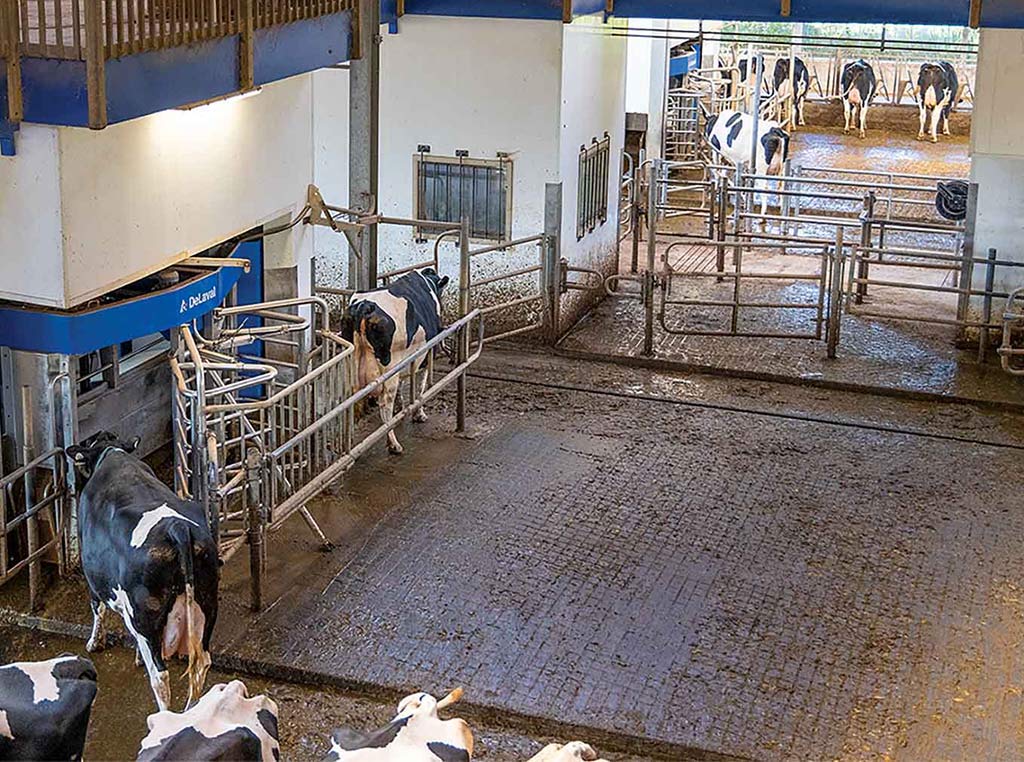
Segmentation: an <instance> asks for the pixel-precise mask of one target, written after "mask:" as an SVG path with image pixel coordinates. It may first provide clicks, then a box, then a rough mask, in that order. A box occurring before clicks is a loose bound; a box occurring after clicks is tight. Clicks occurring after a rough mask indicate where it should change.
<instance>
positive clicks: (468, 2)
mask: <svg viewBox="0 0 1024 762" xmlns="http://www.w3.org/2000/svg"><path fill="white" fill-rule="evenodd" d="M586 1H587V2H589V0H586ZM381 8H382V9H383V8H384V6H383V5H382V6H381ZM405 13H406V15H420V16H473V17H477V18H504V19H538V20H549V21H561V19H562V0H487V2H480V0H405Z"/></svg>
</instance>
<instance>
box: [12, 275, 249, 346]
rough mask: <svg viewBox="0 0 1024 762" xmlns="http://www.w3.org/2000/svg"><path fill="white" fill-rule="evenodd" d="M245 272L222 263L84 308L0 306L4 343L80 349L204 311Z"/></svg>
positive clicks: (185, 320)
mask: <svg viewBox="0 0 1024 762" xmlns="http://www.w3.org/2000/svg"><path fill="white" fill-rule="evenodd" d="M241 274H242V269H241V268H239V267H223V268H218V269H216V270H214V271H212V272H210V273H209V274H206V275H199V276H197V277H195V278H191V279H189V280H187V281H185V282H183V283H180V284H178V285H177V286H174V287H172V288H168V289H164V290H162V291H155V292H153V293H151V294H145V295H143V296H138V297H135V298H134V299H128V300H125V301H122V302H115V303H113V304H108V305H103V306H100V307H94V308H92V309H88V310H82V311H81V312H57V311H54V310H46V309H34V308H23V307H2V306H0V346H5V347H10V348H11V349H23V350H25V351H28V352H52V353H55V354H65V355H81V354H86V353H87V352H93V351H95V350H97V349H100V348H102V347H109V346H111V345H113V344H119V343H121V342H122V341H128V340H130V339H134V338H138V337H139V336H146V335H148V334H151V333H156V332H157V331H164V330H166V329H168V328H173V327H175V326H178V325H182V324H184V323H189V322H191V321H192V320H195V319H197V318H199V317H202V316H203V315H205V314H206V313H207V312H209V311H210V310H212V309H213V308H214V307H217V306H218V305H220V303H221V302H222V301H224V297H225V296H227V295H228V293H229V292H230V291H231V289H232V288H233V287H234V285H235V283H237V282H238V279H239V277H240V276H241Z"/></svg>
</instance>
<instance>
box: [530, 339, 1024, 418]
mask: <svg viewBox="0 0 1024 762" xmlns="http://www.w3.org/2000/svg"><path fill="white" fill-rule="evenodd" d="M542 351H543V352H544V353H547V354H552V355H555V356H557V357H566V358H569V359H572V360H589V361H592V362H606V363H612V364H614V365H624V366H626V367H631V368H646V369H648V370H657V371H663V372H669V373H672V372H675V373H679V372H682V373H700V374H703V375H708V376H725V377H727V378H741V379H746V380H748V381H768V382H771V383H775V384H788V385H790V386H811V387H816V388H819V389H830V390H833V391H839V392H852V393H854V394H869V395H873V396H878V397H893V398H896V399H904V400H912V401H915V402H943V403H950V404H955V405H975V406H977V407H981V408H985V409H988V410H997V411H1001V412H1008V413H1024V402H1010V401H1008V400H990V399H983V398H978V397H964V396H961V395H957V394H938V393H935V392H920V391H912V390H910V389H898V388H895V387H891V386H869V385H867V384H855V383H851V382H848V381H830V380H829V379H825V378H796V377H793V376H786V375H782V374H780V373H768V372H766V371H758V370H740V369H738V368H721V367H719V366H716V365H702V364H700V363H689V362H681V361H679V360H663V359H659V358H657V357H637V356H635V355H618V354H610V353H609V354H601V353H600V352H587V351H584V350H580V349H565V348H564V347H554V348H546V349H542Z"/></svg>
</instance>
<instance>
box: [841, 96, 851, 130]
mask: <svg viewBox="0 0 1024 762" xmlns="http://www.w3.org/2000/svg"><path fill="white" fill-rule="evenodd" d="M843 116H844V117H845V118H846V126H845V127H843V132H849V131H850V120H851V118H852V117H853V106H851V105H850V101H848V100H846V99H845V98H844V99H843Z"/></svg>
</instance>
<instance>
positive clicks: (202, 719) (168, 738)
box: [137, 680, 281, 762]
mask: <svg viewBox="0 0 1024 762" xmlns="http://www.w3.org/2000/svg"><path fill="white" fill-rule="evenodd" d="M277 717H278V714H277V704H275V703H274V702H273V701H271V700H270V699H269V698H267V697H266V696H253V697H252V698H249V694H248V692H247V691H246V689H245V685H244V684H243V683H242V682H240V681H238V680H233V681H232V682H230V683H228V684H226V685H225V684H223V683H221V684H219V685H215V686H213V687H212V688H210V690H209V691H207V692H206V694H205V695H204V696H203V697H202V698H201V699H200V700H199V702H198V703H197V704H196V705H195V706H194V707H192V708H191V709H189V710H188V711H186V712H182V713H178V712H157V713H156V714H151V715H150V716H149V719H148V720H147V724H148V725H149V734H148V735H147V736H146V737H145V738H143V739H142V746H141V748H140V749H139V754H138V757H137V762H171V761H172V760H185V759H187V760H190V762H205V761H206V760H228V759H230V760H237V761H238V762H277V760H278V759H280V756H281V748H280V744H279V742H278V734H277Z"/></svg>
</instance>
